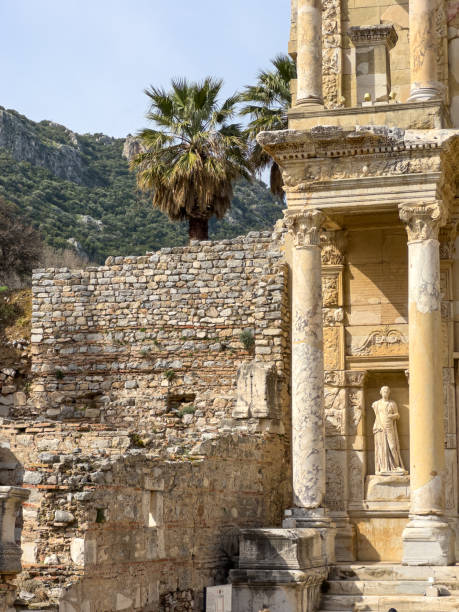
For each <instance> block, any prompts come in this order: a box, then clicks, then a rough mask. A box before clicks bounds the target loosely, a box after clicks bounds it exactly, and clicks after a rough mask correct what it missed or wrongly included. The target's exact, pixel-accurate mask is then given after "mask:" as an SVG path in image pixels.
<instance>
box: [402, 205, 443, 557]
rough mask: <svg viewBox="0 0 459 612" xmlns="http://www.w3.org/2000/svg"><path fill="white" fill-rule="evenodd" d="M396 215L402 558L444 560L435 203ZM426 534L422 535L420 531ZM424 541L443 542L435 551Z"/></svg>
mask: <svg viewBox="0 0 459 612" xmlns="http://www.w3.org/2000/svg"><path fill="white" fill-rule="evenodd" d="M400 217H401V219H402V221H404V222H405V223H406V227H407V232H408V266H409V267H408V276H409V279H408V287H409V298H408V303H409V308H408V317H409V363H410V370H409V373H410V474H411V479H410V482H411V507H410V517H411V521H410V523H409V524H408V526H407V528H406V529H405V531H404V535H403V539H404V545H405V546H404V562H405V563H409V564H416V565H423V564H429V563H431V564H434V565H435V564H438V565H443V564H447V563H449V562H450V550H449V543H450V533H449V528H448V525H447V524H446V523H444V522H443V520H442V518H441V517H442V515H443V513H444V505H445V500H444V472H445V449H444V440H445V433H444V423H443V412H444V410H443V391H442V351H441V305H440V251H439V241H438V232H439V228H440V224H441V222H442V209H441V207H440V205H439V204H438V203H434V204H428V205H425V204H422V203H421V204H419V205H412V204H409V205H406V206H401V208H400ZM426 534H427V536H426ZM426 537H428V539H429V538H430V540H429V541H432V542H433V541H436V542H441V541H443V543H444V549H443V551H442V553H441V554H440V553H439V552H438V550H437V552H436V553H435V554H434V553H432V551H431V550H429V544H428V542H427V543H426Z"/></svg>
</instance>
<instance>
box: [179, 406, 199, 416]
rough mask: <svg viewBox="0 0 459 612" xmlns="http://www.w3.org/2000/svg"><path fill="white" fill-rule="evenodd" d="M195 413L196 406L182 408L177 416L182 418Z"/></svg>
mask: <svg viewBox="0 0 459 612" xmlns="http://www.w3.org/2000/svg"><path fill="white" fill-rule="evenodd" d="M195 412H196V406H184V407H183V408H182V409H181V410H179V412H178V415H179V417H180V418H182V417H184V416H185V414H194V413H195Z"/></svg>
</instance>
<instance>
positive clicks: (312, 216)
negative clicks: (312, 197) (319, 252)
mask: <svg viewBox="0 0 459 612" xmlns="http://www.w3.org/2000/svg"><path fill="white" fill-rule="evenodd" d="M284 214H285V224H286V226H287V229H288V231H289V233H290V235H291V236H292V237H293V242H294V245H295V247H296V248H297V249H301V248H304V247H308V246H317V247H320V232H321V229H322V225H323V222H324V221H325V215H324V213H323V212H322V211H321V210H317V209H314V210H305V211H301V212H292V211H286V212H285V213H284Z"/></svg>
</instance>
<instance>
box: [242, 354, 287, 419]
mask: <svg viewBox="0 0 459 612" xmlns="http://www.w3.org/2000/svg"><path fill="white" fill-rule="evenodd" d="M277 395H278V394H277V370H276V366H275V365H274V364H266V363H262V362H257V361H246V362H244V363H243V364H242V365H241V366H240V367H239V370H238V373H237V401H236V407H235V409H234V410H233V418H235V419H248V418H251V417H255V418H265V419H266V418H268V419H275V418H279V411H278V402H277Z"/></svg>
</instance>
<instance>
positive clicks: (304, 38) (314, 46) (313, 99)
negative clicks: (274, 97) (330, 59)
mask: <svg viewBox="0 0 459 612" xmlns="http://www.w3.org/2000/svg"><path fill="white" fill-rule="evenodd" d="M296 61H297V72H298V81H297V87H298V89H297V104H298V105H301V104H323V96H322V2H321V1H320V0H298V17H297V59H296Z"/></svg>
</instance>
